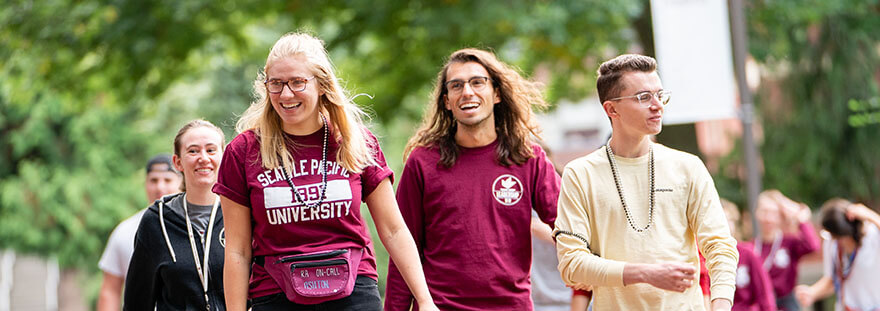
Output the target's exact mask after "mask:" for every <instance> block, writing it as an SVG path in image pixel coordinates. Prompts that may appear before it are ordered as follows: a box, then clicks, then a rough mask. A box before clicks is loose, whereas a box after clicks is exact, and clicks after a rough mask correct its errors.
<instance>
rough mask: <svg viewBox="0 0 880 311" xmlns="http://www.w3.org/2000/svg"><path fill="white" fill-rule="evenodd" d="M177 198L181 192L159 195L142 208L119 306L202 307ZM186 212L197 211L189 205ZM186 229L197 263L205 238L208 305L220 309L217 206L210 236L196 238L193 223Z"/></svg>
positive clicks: (220, 239)
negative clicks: (143, 210)
mask: <svg viewBox="0 0 880 311" xmlns="http://www.w3.org/2000/svg"><path fill="white" fill-rule="evenodd" d="M183 199H184V193H178V194H173V195H168V196H165V197H163V198H161V199H159V200H157V201H156V202H155V203H153V205H151V206H150V207H149V208H147V211H146V213H144V216H143V219H141V223H140V226H139V227H138V231H137V234H136V235H135V242H134V253H133V254H132V257H131V263H130V264H129V267H128V276H127V277H126V279H125V294H124V295H123V298H124V306H123V309H124V310H153V308H154V306H155V308H156V310H159V311H161V310H205V292H204V290H203V289H202V283H201V281H200V279H199V274H198V270H196V264H195V258H194V257H193V251H192V247H191V246H190V240H189V235H188V234H187V227H186V219H185V218H184V212H183ZM193 208H198V207H197V206H193V205H192V204H188V209H193ZM189 213H190V217H193V216H194V214H198V213H196V212H195V211H193V210H190V211H189ZM208 213H210V211H208ZM209 215H210V214H209ZM191 220H192V218H191ZM163 225H164V226H163ZM192 230H193V238H194V239H195V245H196V252H197V254H198V260H199V263H200V264H204V247H203V243H202V240H204V241H205V242H208V241H210V243H211V247H210V254H209V258H208V267H207V269H208V271H209V272H208V292H207V296H208V302H209V304H210V310H226V305H225V302H224V297H223V253H224V249H225V244H226V243H225V239H224V237H225V232H224V228H223V213H222V211H221V209H220V207H219V206H218V207H217V215H216V216H215V218H214V228H213V230H212V232H211V237H210V239H208V237H207V236H205V237H204V238H202V237H201V236H200V234H199V230H198V229H197V228H195V227H193V229H192ZM206 231H207V230H206ZM206 233H207V232H206ZM202 268H203V269H205V267H202Z"/></svg>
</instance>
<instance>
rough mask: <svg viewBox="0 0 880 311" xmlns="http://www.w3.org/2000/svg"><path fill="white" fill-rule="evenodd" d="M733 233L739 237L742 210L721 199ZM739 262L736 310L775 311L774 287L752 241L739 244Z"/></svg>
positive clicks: (734, 309) (735, 297)
mask: <svg viewBox="0 0 880 311" xmlns="http://www.w3.org/2000/svg"><path fill="white" fill-rule="evenodd" d="M721 206H722V207H724V214H725V215H726V216H727V223H728V225H729V226H730V234H731V235H733V236H734V237H735V238H737V239H739V238H740V236H741V235H740V231H739V225H738V223H739V221H740V213H739V209H738V208H737V207H736V205H735V204H733V202H730V201H728V200H725V199H721ZM736 250H737V251H739V263H738V264H737V267H736V293H734V296H733V309H732V310H733V311H774V310H776V300H775V298H774V296H773V284H772V283H770V276H769V275H768V274H767V271H766V270H764V268H763V267H762V266H761V264H762V262H761V258H760V257H758V255H757V254H755V251H754V246H753V245H752V243H749V242H742V241H738V242H737V243H736Z"/></svg>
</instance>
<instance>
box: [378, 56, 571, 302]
mask: <svg viewBox="0 0 880 311" xmlns="http://www.w3.org/2000/svg"><path fill="white" fill-rule="evenodd" d="M546 106H547V103H546V102H545V101H544V98H543V94H542V93H541V90H540V88H538V85H537V84H536V83H535V82H532V81H529V80H527V79H525V78H524V77H522V76H521V75H520V73H519V72H518V71H517V70H516V69H514V68H513V67H511V66H509V65H507V64H505V63H503V62H501V61H500V60H498V59H497V58H496V56H495V55H494V54H493V53H491V52H488V51H484V50H479V49H462V50H458V51H455V52H453V53H452V55H450V57H449V60H448V61H447V62H446V64H445V66H444V67H443V69H441V70H440V72H439V73H438V76H437V80H436V83H435V85H434V93H433V101H432V103H431V104H430V108H429V109H428V110H427V112H426V115H425V117H424V118H423V120H422V121H423V124H422V126H421V128H420V129H419V130H418V132H417V133H416V135H415V136H413V138H411V139H410V141H409V143H408V144H407V147H406V152H405V155H406V164H405V166H404V169H403V173H402V174H401V177H400V183H399V185H398V188H397V202H398V204H399V205H400V210H401V213H402V214H403V218H404V219H405V220H406V223H407V226H408V228H409V230H410V232H412V235H413V237H415V240H416V245H417V246H418V249H419V254H420V255H421V260H422V262H423V265H424V267H425V276H426V277H427V280H428V285H429V288H430V289H431V293H432V294H433V296H434V298H435V299H437V306H438V307H440V308H441V309H443V310H531V309H532V299H531V293H530V292H531V287H530V286H529V270H530V268H531V265H532V262H531V261H532V257H531V246H532V245H531V244H532V243H531V242H532V240H531V230H530V227H531V226H530V223H531V221H532V216H531V215H532V211H533V210H534V211H535V212H536V214H537V216H538V218H539V219H540V220H541V222H542V223H543V224H545V225H548V228H549V225H551V224H552V223H553V220H554V219H555V218H556V200H557V198H558V196H559V175H558V174H557V173H556V170H555V169H554V168H553V164H552V163H550V160H549V158H548V157H547V156H546V154H545V152H544V149H543V148H541V146H540V145H538V144H537V143H536V140H537V139H538V134H539V133H538V131H539V129H538V124H537V122H536V117H535V115H534V111H533V107H537V108H544V107H546ZM402 268H403V266H402V264H401V263H400V262H398V261H397V260H396V259H394V260H392V261H391V262H390V263H389V265H388V271H389V273H388V283H387V290H386V291H385V309H386V310H389V311H403V310H410V306H411V305H412V300H413V297H412V295H410V294H409V292H407V291H406V288H405V287H404V286H403V285H404V283H403V282H402V279H401V277H400V274H399V273H398V271H402Z"/></svg>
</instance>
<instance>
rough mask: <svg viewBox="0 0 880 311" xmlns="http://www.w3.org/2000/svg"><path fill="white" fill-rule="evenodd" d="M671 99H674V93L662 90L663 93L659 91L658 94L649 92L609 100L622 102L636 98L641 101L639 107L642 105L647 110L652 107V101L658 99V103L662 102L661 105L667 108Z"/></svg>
mask: <svg viewBox="0 0 880 311" xmlns="http://www.w3.org/2000/svg"><path fill="white" fill-rule="evenodd" d="M671 97H672V92H670V91H667V90H661V91H657V92H656V93H651V92H648V91H644V92H640V93H637V94H635V95H630V96H621V97H615V98H612V99H609V100H620V99H624V98H635V99H637V100H638V101H639V105H641V106H642V107H646V108H647V107H650V106H651V99H653V98H656V99H657V101H658V102H660V104H662V105H664V106H665V105H666V104H668V103H669V99H670V98H671Z"/></svg>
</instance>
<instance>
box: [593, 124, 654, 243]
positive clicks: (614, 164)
mask: <svg viewBox="0 0 880 311" xmlns="http://www.w3.org/2000/svg"><path fill="white" fill-rule="evenodd" d="M605 154H606V155H607V156H608V162H610V163H611V174H612V175H614V185H615V186H617V195H618V196H620V204H621V205H623V212H624V213H625V214H626V222H628V223H629V226H630V227H631V228H632V229H633V230H635V231H636V232H640V233H641V232H644V231H647V230H648V228H651V224H653V223H654V146H653V145H652V146H651V147H650V148H649V149H648V178H649V180H650V181H651V194H650V196H649V197H648V202H649V203H648V224H647V225H645V227H644V228H639V227H637V226H636V224H635V223H634V222H633V219H632V214H631V213H630V212H629V208H628V207H627V206H626V199H624V197H623V187H622V186H621V185H620V177H619V176H618V173H617V161H615V160H614V151H611V141H610V140H609V141H608V143H607V144H605Z"/></svg>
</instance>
